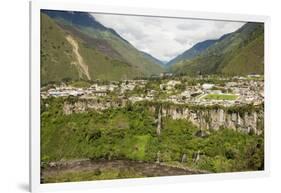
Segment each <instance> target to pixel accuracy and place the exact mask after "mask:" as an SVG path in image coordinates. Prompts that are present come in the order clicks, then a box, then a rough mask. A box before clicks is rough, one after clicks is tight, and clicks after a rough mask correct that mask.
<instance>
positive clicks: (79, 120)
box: [41, 98, 264, 176]
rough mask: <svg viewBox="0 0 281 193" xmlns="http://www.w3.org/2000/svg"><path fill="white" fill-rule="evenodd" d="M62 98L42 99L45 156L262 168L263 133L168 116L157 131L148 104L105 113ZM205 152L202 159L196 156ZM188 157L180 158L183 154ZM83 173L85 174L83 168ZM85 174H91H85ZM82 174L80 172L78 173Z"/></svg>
mask: <svg viewBox="0 0 281 193" xmlns="http://www.w3.org/2000/svg"><path fill="white" fill-rule="evenodd" d="M65 100H71V99H63V98H49V99H45V100H42V101H41V160H42V162H43V163H47V162H50V161H59V160H72V159H81V158H90V159H92V160H120V159H121V160H122V159H124V160H141V161H146V162H155V161H156V160H157V157H159V159H160V161H161V162H165V163H167V164H172V165H178V164H180V165H182V166H187V167H190V168H195V169H201V170H207V171H211V172H226V171H246V170H262V169H263V167H264V166H263V164H264V163H263V156H264V154H263V153H264V150H263V148H264V145H263V136H262V135H261V136H256V135H249V134H243V133H239V132H235V131H233V130H230V129H220V130H219V131H216V132H211V133H209V134H208V135H206V136H204V137H200V136H198V135H197V133H198V132H199V131H200V130H199V129H198V128H197V127H195V126H194V125H192V124H191V123H190V122H188V121H186V120H172V119H171V118H169V117H167V118H163V123H162V126H163V128H162V131H161V135H160V136H157V135H156V126H157V124H156V122H155V119H156V117H157V115H156V114H154V113H152V112H151V111H149V110H148V108H147V106H146V104H142V103H139V104H135V105H128V106H127V107H126V108H120V109H108V110H104V111H103V113H99V112H95V111H89V112H85V113H73V114H70V115H64V114H63V111H62V109H63V104H64V102H65ZM198 151H199V152H200V159H199V160H198V161H195V160H194V156H195V155H196V154H198ZM184 154H185V155H186V161H184V162H183V163H181V161H182V156H183V155H184ZM81 175H84V174H81ZM85 175H86V174H85ZM78 176H79V175H78Z"/></svg>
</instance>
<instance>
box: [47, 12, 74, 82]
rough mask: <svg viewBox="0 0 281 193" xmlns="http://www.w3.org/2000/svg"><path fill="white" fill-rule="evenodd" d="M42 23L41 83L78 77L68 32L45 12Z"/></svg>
mask: <svg viewBox="0 0 281 193" xmlns="http://www.w3.org/2000/svg"><path fill="white" fill-rule="evenodd" d="M41 24H42V25H41V84H45V83H47V82H51V81H58V80H63V79H65V78H70V79H78V78H79V73H78V70H77V69H76V67H75V66H74V65H73V64H72V61H74V56H73V54H72V47H71V45H70V44H69V43H68V42H67V40H66V39H65V36H66V33H65V32H64V31H63V30H61V29H60V28H59V27H58V26H57V24H56V23H55V22H54V21H53V20H51V19H50V18H49V17H48V16H46V15H44V14H41Z"/></svg>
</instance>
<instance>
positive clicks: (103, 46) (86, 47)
mask: <svg viewBox="0 0 281 193" xmlns="http://www.w3.org/2000/svg"><path fill="white" fill-rule="evenodd" d="M41 15H42V18H43V19H42V28H47V27H46V26H47V25H48V23H50V22H51V23H52V25H53V28H56V29H57V30H56V31H55V32H53V35H52V34H49V33H48V32H46V33H45V36H46V37H45V38H44V39H46V40H47V41H51V42H57V38H58V37H59V38H60V39H64V40H63V41H65V42H66V45H68V48H69V50H68V51H69V54H70V55H71V58H69V59H68V60H67V61H64V62H63V64H64V65H62V64H60V63H61V60H62V58H65V57H67V55H65V52H61V51H60V50H54V49H46V45H45V43H44V42H42V45H43V47H42V50H43V52H44V53H47V54H48V55H47V56H46V58H47V60H48V62H46V63H45V66H47V67H46V69H45V74H46V76H42V82H43V83H46V82H49V81H58V80H62V79H63V78H69V79H91V80H93V79H104V80H120V79H128V78H130V79H132V78H135V77H143V76H150V75H152V74H155V73H156V74H158V73H160V72H162V70H163V69H162V67H161V66H160V65H159V64H157V63H156V62H155V61H154V60H152V59H151V58H148V57H146V56H145V55H144V54H143V53H142V52H141V51H139V50H137V49H136V48H135V47H133V46H132V45H131V44H130V43H129V42H127V41H126V40H124V39H123V38H122V37H120V36H119V35H118V34H117V33H116V32H115V31H114V30H112V29H110V28H106V27H105V26H103V25H102V24H100V23H98V22H97V21H96V20H95V19H94V18H93V17H92V16H91V15H90V14H88V13H82V12H81V13H80V12H74V13H71V12H65V11H43V13H41ZM47 15H48V16H47ZM57 31H59V32H60V34H59V35H58V37H56V38H54V37H55V34H56V33H57ZM68 36H71V39H72V40H73V42H74V43H75V44H77V46H78V52H79V53H78V54H79V55H80V56H81V58H82V60H83V64H84V68H83V65H81V64H80V63H79V60H78V58H77V53H76V55H74V54H73V47H72V48H71V45H69V42H67V41H66V40H65V39H66V38H67V37H68ZM72 46H73V45H72ZM71 50H72V51H71ZM54 52H56V56H57V59H56V58H54V57H53V55H54ZM75 57H76V58H75ZM81 58H80V60H81ZM54 60H57V63H59V65H60V69H62V70H61V71H62V74H58V73H57V74H56V78H54V75H52V76H50V74H53V73H52V71H54V72H57V71H60V70H57V66H56V65H54ZM50 63H51V64H50ZM77 63H78V65H77ZM47 64H48V65H47ZM71 64H74V65H71ZM79 64H80V65H79ZM67 65H68V66H71V68H72V69H73V70H74V71H75V72H76V74H75V76H74V75H73V73H72V74H71V75H68V74H63V72H67V71H69V70H70V69H67V68H68V66H67ZM75 68H76V69H75ZM86 71H87V72H88V74H89V76H86V75H87V73H86ZM88 77H89V78H88Z"/></svg>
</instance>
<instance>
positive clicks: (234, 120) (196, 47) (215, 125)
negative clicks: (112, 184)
mask: <svg viewBox="0 0 281 193" xmlns="http://www.w3.org/2000/svg"><path fill="white" fill-rule="evenodd" d="M113 16H114V15H112V17H113ZM119 17H122V16H118V17H117V16H116V18H117V19H116V20H114V21H115V22H116V23H114V22H113V21H112V22H109V24H110V23H111V25H110V26H108V20H106V18H107V17H106V15H103V14H101V15H99V14H92V13H86V12H70V11H53V10H42V11H41V53H40V56H41V64H40V67H41V81H40V84H41V91H40V119H41V122H40V127H41V128H40V135H41V140H40V143H41V144H40V153H41V183H59V182H74V181H75V182H76V181H90V180H107V179H122V178H143V177H156V176H173V175H192V174H206V173H222V172H243V171H258V170H264V133H265V129H264V109H265V106H264V97H265V96H264V37H263V36H264V29H263V28H264V27H263V24H261V23H251V22H248V23H247V22H246V23H239V25H238V24H236V25H237V26H239V27H236V28H235V29H234V28H233V29H232V30H228V31H227V33H223V34H220V35H218V36H216V38H214V36H213V35H212V34H214V33H218V32H220V30H216V29H215V28H214V29H213V31H212V32H211V33H210V34H211V35H210V34H209V35H208V38H203V39H202V38H201V39H200V38H198V37H197V35H202V34H203V35H204V34H208V33H207V31H208V28H212V27H217V25H218V26H224V25H225V23H223V22H224V21H209V22H214V23H212V25H206V26H208V27H205V23H204V22H203V23H201V22H199V21H197V22H198V23H197V24H198V26H197V27H200V26H201V25H202V26H203V25H204V28H203V27H202V26H201V27H202V29H205V30H206V33H205V31H204V30H203V31H202V33H199V32H197V33H198V34H197V33H195V32H194V33H191V34H192V36H188V37H189V39H190V40H189V39H185V38H186V36H185V34H186V33H183V32H185V31H181V33H178V30H180V29H181V30H186V31H188V30H190V29H189V28H186V26H185V24H186V23H180V22H179V23H178V25H174V27H175V28H177V29H171V28H172V27H171V26H172V24H171V23H170V24H169V25H167V26H169V27H170V28H168V27H167V28H163V26H165V25H164V22H163V21H164V20H161V19H159V20H153V19H157V18H145V19H144V18H142V17H141V16H138V17H139V18H135V20H134V19H129V18H126V19H125V17H124V20H122V22H120V20H118V18H119ZM132 18H134V17H132ZM110 21H111V20H110ZM132 21H133V22H132ZM143 21H145V22H146V23H145V27H146V28H145V30H144V31H141V29H143V28H141V27H142V25H143V23H142V22H143ZM155 21H157V22H155ZM161 21H162V22H163V23H162V22H161ZM173 21H174V22H175V23H176V20H173ZM130 22H131V23H130ZM135 22H136V23H135ZM147 22H148V23H149V25H147ZM181 22H182V21H181ZM186 22H187V23H188V22H191V20H186ZM192 22H194V21H192ZM192 22H191V23H192ZM216 22H220V23H219V24H216ZM128 24H129V25H128ZM183 24H184V25H183ZM123 25H124V26H125V27H124V28H123ZM126 25H127V26H126ZM229 25H230V24H229V23H228V24H227V25H225V28H227V26H229ZM231 25H234V24H233V23H231ZM112 26H115V27H116V28H113V27H112ZM120 27H121V28H120ZM161 27H162V28H161ZM165 27H166V26H165ZM159 29H160V31H157V30H159ZM149 30H151V31H149ZM194 30H195V31H196V27H195V28H194ZM221 30H222V31H223V30H224V29H221ZM147 31H149V33H147ZM162 31H165V32H167V33H161V32H162ZM169 31H171V32H174V33H176V34H173V33H170V34H169V33H168V32H169ZM189 32H190V31H189ZM203 32H204V33H203ZM150 33H151V34H150ZM155 34H156V35H155ZM187 34H188V33H187ZM150 35H151V37H150ZM161 35H162V36H163V37H161ZM180 35H182V37H179V36H180ZM164 36H167V37H169V38H171V39H172V40H171V41H173V44H171V42H168V40H167V39H165V38H167V37H164ZM193 36H194V40H196V41H195V42H194V43H192V45H191V43H190V42H192V41H191V40H193V39H192V38H193ZM153 38H154V39H160V41H159V42H155V40H154V39H153ZM161 38H163V39H161ZM139 39H143V40H144V41H143V43H141V45H139V41H138V40H139ZM164 39H165V40H167V42H165V41H164ZM179 40H181V41H179ZM189 41H190V42H189ZM186 42H187V43H186ZM188 42H189V43H188ZM156 45H157V46H156ZM169 45H170V46H171V47H169ZM183 45H184V46H187V47H186V48H185V47H184V48H185V50H184V51H183V52H181V53H177V52H175V50H174V49H179V48H180V47H181V46H183ZM144 50H146V51H144ZM167 50H168V52H167ZM181 50H182V49H181ZM175 53H176V54H175ZM154 54H155V55H157V54H158V56H162V57H161V58H160V57H159V58H157V57H154ZM167 58H169V60H167ZM163 61H165V62H163Z"/></svg>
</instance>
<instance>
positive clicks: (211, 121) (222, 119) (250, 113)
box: [63, 99, 264, 135]
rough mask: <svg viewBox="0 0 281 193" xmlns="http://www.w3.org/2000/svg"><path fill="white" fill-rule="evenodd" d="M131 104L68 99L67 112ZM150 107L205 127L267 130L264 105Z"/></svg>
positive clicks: (242, 130)
mask: <svg viewBox="0 0 281 193" xmlns="http://www.w3.org/2000/svg"><path fill="white" fill-rule="evenodd" d="M126 105H127V102H126V100H118V101H99V100H97V99H91V100H78V101H75V102H67V101H65V102H64V105H63V112H64V114H66V115H69V114H71V113H81V112H85V111H88V110H98V111H102V110H105V109H108V108H122V107H125V106H126ZM148 109H149V110H150V111H151V112H153V113H155V115H156V119H157V117H158V119H159V114H160V117H163V118H165V117H171V118H172V119H175V120H176V119H185V120H188V121H190V122H192V123H193V124H194V125H196V126H197V127H199V128H200V129H202V130H218V129H220V128H229V129H233V130H235V131H238V132H245V133H252V134H257V135H260V134H262V133H263V127H264V125H263V119H264V111H263V108H262V107H260V108H255V109H248V110H247V111H245V110H243V111H241V110H235V111H231V110H229V109H227V108H222V107H221V108H192V107H186V106H176V105H171V106H160V108H159V104H158V106H157V105H153V104H152V105H149V107H148Z"/></svg>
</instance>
